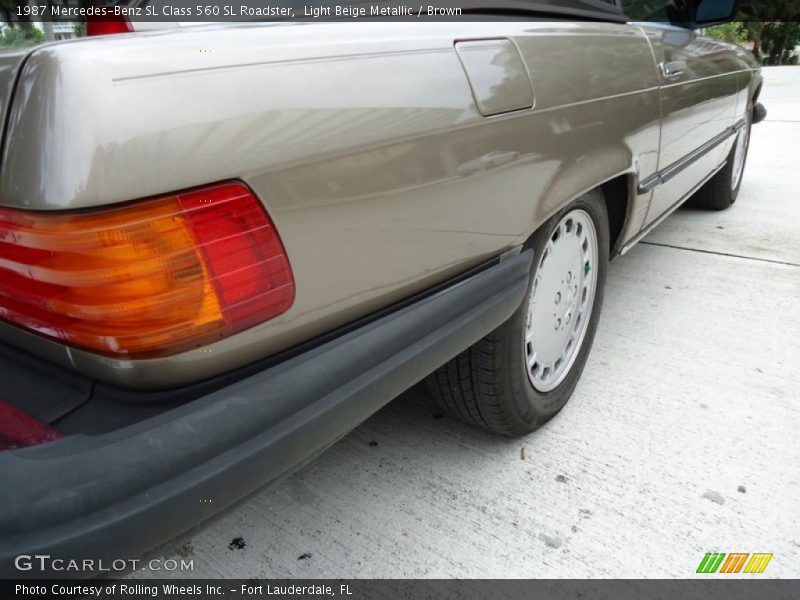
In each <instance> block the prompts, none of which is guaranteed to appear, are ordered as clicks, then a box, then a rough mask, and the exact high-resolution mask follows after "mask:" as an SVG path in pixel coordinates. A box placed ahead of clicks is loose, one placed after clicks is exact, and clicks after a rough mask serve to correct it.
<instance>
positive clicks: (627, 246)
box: [619, 130, 738, 256]
mask: <svg viewBox="0 0 800 600" xmlns="http://www.w3.org/2000/svg"><path fill="white" fill-rule="evenodd" d="M737 131H738V130H737ZM726 164H728V161H727V160H726V161H725V162H723V163H722V164H721V165H719V166H718V167H717V168H716V169H714V170H713V171H711V173H710V174H709V175H708V176H707V177H705V178H704V179H703V180H702V181H701V182H700V183H698V184H697V185H696V186H694V187H693V188H692V189H691V190H690V191H689V193H687V194H686V195H685V196H684V197H683V198H681V199H680V200H678V201H677V202H676V203H675V204H673V205H672V206H670V207H669V208H668V209H667V210H665V211H664V212H663V214H662V215H661V216H660V217H658V218H657V219H655V220H654V221H653V222H652V223H650V224H649V225H648V226H647V227H645V228H644V229H642V230H641V231H640V232H639V233H637V234H636V235H635V236H633V237H632V238H631V239H630V240H629V241H627V242H625V245H624V246H623V247H622V249H621V250H620V251H619V253H620V256H621V255H623V254H625V253H626V252H627V251H628V250H630V249H631V248H633V247H634V246H635V245H636V244H638V243H639V242H640V241H642V238H644V237H645V236H646V235H647V234H648V233H650V232H651V231H653V229H655V228H656V227H658V226H659V225H661V223H663V222H664V221H665V220H666V218H667V217H668V216H670V215H671V214H672V213H674V212H675V211H676V210H678V208H680V207H681V205H683V203H684V202H686V201H687V200H688V199H689V198H691V197H692V196H693V195H694V193H695V192H697V191H698V190H699V189H700V188H701V187H703V186H704V185H705V184H706V183H708V182H709V180H711V178H712V177H714V175H716V174H717V173H719V172H720V171H721V170H722V169H723V168H724V167H725V165H726Z"/></svg>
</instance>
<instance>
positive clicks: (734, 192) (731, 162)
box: [725, 106, 753, 204]
mask: <svg viewBox="0 0 800 600" xmlns="http://www.w3.org/2000/svg"><path fill="white" fill-rule="evenodd" d="M747 110H748V113H747V116H748V121H747V125H746V127H747V144H745V147H744V164H743V165H742V176H741V177H740V178H739V183H738V184H737V185H736V187H735V188H731V204H733V203H734V202H736V199H737V198H738V197H739V190H741V189H742V182H743V181H744V174H745V173H746V172H747V157H748V155H749V154H750V141H751V140H752V138H753V107H752V106H749V107H748V109H747ZM738 142H739V139H738V137H737V138H734V141H733V148H731V151H730V154H729V155H728V168H727V169H725V174H726V175H727V178H728V186H729V187H730V182H731V180H732V179H733V169H734V168H735V162H736V146H737V145H738Z"/></svg>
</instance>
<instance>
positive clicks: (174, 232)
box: [0, 183, 295, 358]
mask: <svg viewBox="0 0 800 600" xmlns="http://www.w3.org/2000/svg"><path fill="white" fill-rule="evenodd" d="M294 292H295V288H294V279H293V277H292V271H291V267H290V266H289V260H288V258H287V256H286V253H285V251H284V249H283V245H282V244H281V241H280V239H279V237H278V234H277V232H276V231H275V227H274V226H273V224H272V222H271V221H270V219H269V217H268V216H267V213H266V212H265V211H264V208H263V206H262V205H261V203H260V202H259V201H258V199H257V198H256V197H255V196H254V195H253V194H252V193H251V192H250V190H249V189H248V188H247V187H245V186H244V185H241V184H237V183H231V184H220V185H216V186H211V187H208V188H204V189H200V190H193V191H188V192H181V193H177V194H174V195H170V196H166V197H162V198H156V199H153V200H145V201H142V202H138V203H133V204H128V205H125V206H120V207H115V208H110V209H104V210H98V211H91V212H72V213H56V212H28V211H18V210H13V209H7V208H0V318H2V319H3V320H5V321H8V322H10V323H13V324H14V325H18V326H20V327H24V328H25V329H28V330H31V331H34V332H36V333H38V334H40V335H42V336H45V337H48V338H51V339H54V340H57V341H59V342H62V343H64V344H68V345H71V346H76V347H79V348H82V349H85V350H88V351H90V352H95V353H98V354H103V355H106V356H112V357H118V358H149V357H156V356H164V355H168V354H174V353H177V352H182V351H185V350H189V349H191V348H195V347H198V346H201V345H205V344H208V343H210V342H213V341H216V340H219V339H221V338H223V337H226V336H229V335H231V334H234V333H236V332H238V331H242V330H243V329H246V328H248V327H252V326H253V325H256V324H257V323H261V322H263V321H266V320H268V319H271V318H273V317H275V316H277V315H279V314H281V313H283V312H285V311H286V310H288V308H289V307H290V306H291V304H292V302H293V301H294Z"/></svg>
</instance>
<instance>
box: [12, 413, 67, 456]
mask: <svg viewBox="0 0 800 600" xmlns="http://www.w3.org/2000/svg"><path fill="white" fill-rule="evenodd" d="M61 437H62V435H61V434H60V433H59V432H58V431H56V430H55V429H52V428H50V427H48V426H47V425H46V424H45V423H42V422H41V421H37V420H36V419H34V418H33V417H31V416H30V415H27V414H25V413H24V412H22V411H21V410H17V409H16V408H14V407H13V406H11V405H10V404H6V403H5V402H3V401H0V452H2V451H3V450H13V449H14V448H24V447H25V446H36V445H37V444H44V443H45V442H52V441H54V440H57V439H59V438H61Z"/></svg>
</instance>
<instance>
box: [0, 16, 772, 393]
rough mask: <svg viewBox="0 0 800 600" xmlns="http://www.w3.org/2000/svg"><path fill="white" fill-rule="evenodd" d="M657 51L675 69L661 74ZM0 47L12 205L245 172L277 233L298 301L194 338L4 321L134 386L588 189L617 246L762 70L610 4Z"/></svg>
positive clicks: (170, 375) (58, 356) (218, 364)
mask: <svg viewBox="0 0 800 600" xmlns="http://www.w3.org/2000/svg"><path fill="white" fill-rule="evenodd" d="M665 61H683V62H685V63H686V69H685V70H684V71H683V72H682V73H681V74H680V75H679V76H678V77H677V78H672V79H667V78H665V76H664V74H663V72H662V71H660V70H659V64H660V63H663V62H665ZM6 63H8V65H16V66H17V67H19V69H20V73H19V76H18V78H17V80H18V84H17V89H16V90H15V92H14V100H13V104H12V105H11V106H10V108H8V114H7V115H6V117H7V118H6V129H5V133H4V143H3V153H2V171H1V173H0V205H3V206H7V207H15V208H24V209H29V210H43V211H61V210H74V209H87V208H91V207H97V206H101V205H108V204H115V203H121V202H127V201H132V200H136V199H141V198H145V197H149V196H154V195H159V194H163V193H167V192H172V191H176V190H180V189H185V188H191V187H194V186H199V185H204V184H208V183H212V182H216V181H224V180H231V179H237V180H241V181H244V182H245V183H247V184H248V185H249V186H250V187H251V188H252V189H253V190H254V191H255V192H256V194H257V195H258V197H259V198H260V199H261V200H262V201H263V203H264V205H265V207H266V209H267V211H268V212H269V214H270V216H271V218H272V219H273V221H274V223H275V225H276V228H277V230H278V232H279V233H280V235H281V238H282V240H283V243H284V245H285V248H286V251H287V254H288V257H289V260H290V262H291V265H292V268H293V272H294V275H295V280H296V286H297V293H296V299H295V302H294V304H293V306H292V307H291V308H290V309H289V310H288V311H287V312H286V313H284V314H282V315H281V316H279V317H277V318H275V319H273V320H271V321H268V322H265V323H263V324H261V325H258V326H256V327H253V328H251V329H248V330H246V331H244V332H242V333H239V334H237V335H234V336H232V337H229V338H227V339H224V340H222V341H219V342H217V343H214V344H211V345H209V346H206V347H203V348H197V349H196V350H192V351H189V352H185V353H182V354H177V355H174V356H169V357H165V358H159V359H151V360H138V361H126V360H118V359H110V358H107V357H101V356H98V355H95V354H92V353H89V352H86V351H82V350H78V349H75V348H68V347H64V346H61V345H58V344H56V343H53V342H50V341H47V340H45V339H43V338H41V337H38V336H36V335H33V334H30V333H28V332H25V331H23V330H21V329H18V328H16V327H14V326H11V325H8V324H5V323H2V324H0V338H2V339H4V340H6V341H9V342H11V343H13V344H15V345H17V346H19V347H22V348H24V349H26V350H28V351H29V352H32V353H34V354H38V355H40V356H44V357H46V358H48V359H49V360H51V361H53V362H55V363H57V364H60V365H62V366H66V367H68V368H71V369H74V370H77V371H79V372H81V373H84V374H87V375H89V376H91V377H93V378H96V379H99V380H101V381H105V382H109V383H112V384H115V385H119V386H122V387H129V388H135V389H157V388H168V387H176V386H180V385H183V384H187V383H190V382H193V381H197V380H200V379H205V378H209V377H212V376H214V375H217V374H219V373H223V372H225V371H228V370H230V369H233V368H235V367H238V366H241V365H243V364H247V363H250V362H253V361H255V360H258V359H260V358H263V357H266V356H270V355H274V354H276V353H278V352H280V351H283V350H286V349H288V348H291V347H293V346H295V345H297V344H298V343H301V342H304V341H307V340H311V339H314V338H315V337H317V336H320V335H322V334H324V333H326V332H330V331H332V330H335V329H336V328H338V327H341V326H344V325H346V324H347V323H350V322H352V321H354V320H355V319H358V318H360V317H364V316H365V315H369V314H371V313H373V312H375V311H377V310H379V309H382V308H385V307H387V306H391V305H392V304H394V303H396V302H398V301H401V300H403V299H404V298H407V297H409V296H411V295H413V294H415V293H418V292H421V291H423V290H425V289H427V288H430V287H431V286H433V285H435V284H438V283H440V282H443V281H445V280H447V279H449V278H452V277H453V276H456V275H458V274H459V273H461V272H463V271H465V270H467V269H469V268H471V267H473V266H475V265H478V264H480V263H482V262H483V261H485V260H487V259H489V258H492V257H496V256H498V255H501V254H503V253H505V252H509V251H512V250H514V249H516V248H518V247H519V246H520V245H521V244H523V243H524V242H525V240H527V239H528V238H529V236H530V235H531V234H532V233H533V232H534V231H535V230H536V229H537V227H539V226H540V225H541V224H542V223H543V222H544V221H545V220H546V219H547V218H548V217H550V216H551V215H553V214H554V213H555V212H557V211H558V210H559V209H561V208H562V207H564V206H565V205H566V204H567V203H569V202H570V201H572V200H573V199H574V198H576V197H578V196H579V195H581V194H583V193H584V192H586V191H588V190H590V189H593V188H596V187H602V189H603V191H604V192H605V195H606V200H607V202H608V203H609V207H610V212H611V213H612V229H613V231H612V237H613V244H614V248H613V250H614V251H616V252H619V251H622V250H624V249H627V247H629V246H630V244H631V243H633V242H635V241H636V240H637V239H638V237H639V236H640V235H641V234H642V232H643V231H646V228H647V227H648V226H650V225H653V224H656V223H658V221H659V220H660V219H661V218H663V216H665V215H666V214H668V213H669V212H670V211H671V210H673V209H674V208H676V207H677V206H679V205H680V204H681V203H682V202H683V201H684V200H685V199H686V198H687V197H688V195H689V194H690V193H691V192H692V191H693V190H695V189H696V188H697V187H698V186H699V185H700V184H701V183H703V182H704V181H705V180H707V179H708V177H709V176H710V175H712V174H713V173H714V172H716V170H717V169H718V168H719V167H720V166H721V165H722V164H723V163H724V161H725V158H726V156H727V155H728V152H729V150H730V148H731V145H732V143H733V139H734V136H733V135H732V131H733V128H734V126H735V125H736V124H737V122H739V121H740V120H741V119H742V118H743V116H744V115H745V111H747V110H748V107H749V106H750V103H751V102H752V101H753V99H754V97H755V96H756V95H757V93H758V88H759V87H760V82H761V79H760V75H759V74H758V68H757V65H756V63H755V61H754V60H753V59H752V58H751V57H750V56H749V55H748V54H747V53H746V52H745V51H744V50H742V49H740V48H738V47H737V46H734V45H731V44H725V43H722V42H716V41H712V40H709V39H707V38H704V37H702V36H699V35H697V34H696V33H694V32H692V31H688V30H682V29H677V28H674V27H666V26H644V25H637V24H622V23H603V22H573V23H560V22H546V21H542V22H525V21H509V22H498V23H436V24H433V23H420V24H417V23H375V24H370V25H369V26H364V25H362V24H357V23H349V22H348V23H311V24H285V25H215V26H199V27H188V28H183V29H180V30H175V31H172V30H169V31H155V32H147V33H139V34H132V35H124V36H111V37H105V38H96V39H82V40H77V41H74V42H64V43H55V44H48V45H43V46H40V47H38V48H36V49H35V50H33V51H31V52H30V53H29V54H28V55H27V56H26V57H25V58H24V63H21V60H17V61H16V62H14V61H13V60H8V61H6V62H5V63H4V62H3V60H1V59H0V70H2V69H4V68H6ZM8 68H13V66H9V67H8ZM0 80H2V78H0ZM5 85H7V82H6V83H5ZM5 95H6V97H8V94H5ZM0 102H2V98H0ZM2 108H3V109H4V110H5V106H3V107H2ZM0 112H2V111H0ZM726 133H730V135H726ZM720 138H722V139H721V142H719V143H718V144H717V145H715V146H714V147H713V148H712V149H710V150H709V151H707V152H704V153H703V154H702V156H699V157H696V160H693V161H692V163H691V166H689V167H688V168H685V169H681V170H680V172H679V173H678V174H677V175H675V176H674V177H672V178H671V179H669V180H667V181H661V179H660V177H659V175H660V174H662V173H663V172H664V171H665V170H666V169H668V168H669V167H670V166H671V165H675V164H677V163H680V162H681V161H683V160H684V159H685V158H686V157H691V156H692V154H693V153H694V152H696V151H697V150H698V149H699V148H702V147H703V146H704V145H705V144H707V143H709V142H710V141H712V140H715V139H720ZM614 215H617V217H616V219H615V218H614V217H613V216H614Z"/></svg>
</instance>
